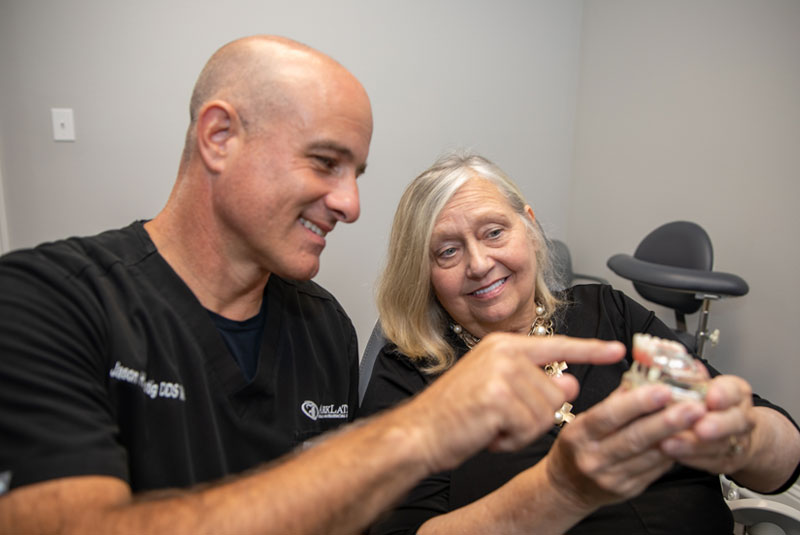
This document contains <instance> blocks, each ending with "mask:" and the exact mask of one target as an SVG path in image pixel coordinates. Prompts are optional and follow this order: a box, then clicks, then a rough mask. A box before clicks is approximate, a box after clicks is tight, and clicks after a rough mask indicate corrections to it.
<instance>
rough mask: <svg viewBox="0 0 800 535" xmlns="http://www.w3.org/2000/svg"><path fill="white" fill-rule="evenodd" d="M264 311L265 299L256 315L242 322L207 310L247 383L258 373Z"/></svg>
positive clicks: (265, 306)
mask: <svg viewBox="0 0 800 535" xmlns="http://www.w3.org/2000/svg"><path fill="white" fill-rule="evenodd" d="M206 310H208V309H206ZM266 310H267V300H266V299H264V300H263V301H262V303H261V310H259V311H258V314H256V315H255V316H253V317H252V318H248V319H246V320H244V321H236V320H231V319H228V318H226V317H224V316H220V315H219V314H217V313H216V312H212V311H211V310H208V315H209V316H211V320H212V321H213V322H214V325H215V326H216V327H217V330H218V331H219V333H220V335H222V339H223V340H224V341H225V345H226V346H227V347H228V350H229V351H230V352H231V355H233V358H234V360H236V363H237V364H238V365H239V368H241V370H242V373H243V374H244V376H245V378H246V379H247V380H248V381H252V380H253V377H255V376H256V371H258V355H259V354H260V352H261V338H262V334H263V332H264V321H265V318H266V317H267V313H266Z"/></svg>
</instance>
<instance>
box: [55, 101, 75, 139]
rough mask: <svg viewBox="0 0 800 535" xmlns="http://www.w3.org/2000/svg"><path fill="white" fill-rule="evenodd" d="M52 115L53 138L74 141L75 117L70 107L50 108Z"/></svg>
mask: <svg viewBox="0 0 800 535" xmlns="http://www.w3.org/2000/svg"><path fill="white" fill-rule="evenodd" d="M50 114H51V116H52V117H53V140H55V141H75V118H74V116H73V114H72V108H50Z"/></svg>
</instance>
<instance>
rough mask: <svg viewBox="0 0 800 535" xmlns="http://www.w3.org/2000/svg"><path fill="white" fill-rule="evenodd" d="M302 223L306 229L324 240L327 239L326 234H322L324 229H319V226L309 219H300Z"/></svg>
mask: <svg viewBox="0 0 800 535" xmlns="http://www.w3.org/2000/svg"><path fill="white" fill-rule="evenodd" d="M300 222H301V223H302V224H303V226H304V227H306V228H307V229H308V230H310V231H311V232H313V233H314V234H316V235H317V236H321V237H323V238H324V237H325V233H324V232H322V229H321V228H319V227H318V226H316V225H315V224H314V223H312V222H311V221H309V220H308V219H303V218H302V217H301V218H300Z"/></svg>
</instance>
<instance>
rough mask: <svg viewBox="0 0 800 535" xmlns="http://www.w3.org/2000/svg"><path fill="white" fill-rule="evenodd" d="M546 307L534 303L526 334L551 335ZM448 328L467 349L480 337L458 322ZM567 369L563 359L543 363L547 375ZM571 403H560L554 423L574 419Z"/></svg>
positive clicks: (474, 344)
mask: <svg viewBox="0 0 800 535" xmlns="http://www.w3.org/2000/svg"><path fill="white" fill-rule="evenodd" d="M546 312H547V309H546V308H545V307H544V306H543V305H541V304H539V303H536V317H535V318H534V320H533V323H531V329H530V330H529V331H528V336H553V319H552V318H548V319H545V314H546ZM450 328H451V329H452V330H453V332H454V333H455V334H456V335H457V336H458V337H459V338H461V340H462V341H463V342H464V345H466V346H467V349H472V348H473V347H475V346H476V345H478V342H480V341H481V339H480V338H478V337H477V336H475V335H474V334H472V333H471V332H469V331H467V330H466V329H464V328H463V327H462V326H461V325H459V324H458V323H451V324H450ZM566 369H567V363H566V362H565V361H563V360H562V361H558V360H554V361H553V362H548V363H547V364H545V365H544V373H545V375H547V376H548V377H560V376H561V375H563V374H562V372H563V371H564V370H566ZM571 411H572V404H571V403H567V402H564V404H563V405H561V408H560V409H558V410H557V411H556V412H555V415H554V420H555V423H556V425H559V426H563V425H564V424H566V423H569V422H571V421H572V420H574V419H575V415H574V414H572V412H571Z"/></svg>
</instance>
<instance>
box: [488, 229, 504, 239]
mask: <svg viewBox="0 0 800 535" xmlns="http://www.w3.org/2000/svg"><path fill="white" fill-rule="evenodd" d="M502 233H503V229H499V228H496V229H492V230H490V231H489V232H487V233H486V236H487V237H488V238H499V237H500V235H501V234H502Z"/></svg>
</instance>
